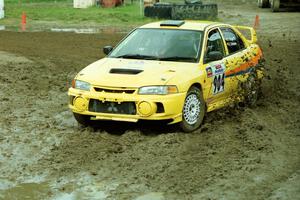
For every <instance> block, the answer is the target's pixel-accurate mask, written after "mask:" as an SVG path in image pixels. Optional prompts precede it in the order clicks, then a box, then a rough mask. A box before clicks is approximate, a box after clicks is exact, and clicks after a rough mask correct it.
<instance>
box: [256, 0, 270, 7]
mask: <svg viewBox="0 0 300 200" xmlns="http://www.w3.org/2000/svg"><path fill="white" fill-rule="evenodd" d="M257 5H258V7H260V8H269V7H270V4H269V0H257Z"/></svg>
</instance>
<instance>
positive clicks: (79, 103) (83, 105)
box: [73, 97, 88, 112]
mask: <svg viewBox="0 0 300 200" xmlns="http://www.w3.org/2000/svg"><path fill="white" fill-rule="evenodd" d="M73 104H74V107H75V108H76V110H78V111H80V112H82V111H85V110H87V106H88V100H87V99H85V98H83V97H77V98H75V99H74V101H73Z"/></svg>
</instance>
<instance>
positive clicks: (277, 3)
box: [271, 0, 280, 12]
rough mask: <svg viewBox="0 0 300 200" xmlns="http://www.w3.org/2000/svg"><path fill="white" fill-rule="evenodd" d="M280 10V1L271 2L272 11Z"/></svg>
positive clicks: (273, 0)
mask: <svg viewBox="0 0 300 200" xmlns="http://www.w3.org/2000/svg"><path fill="white" fill-rule="evenodd" d="M279 8H280V0H271V9H272V11H273V12H278V11H279Z"/></svg>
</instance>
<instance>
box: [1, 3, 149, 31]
mask: <svg viewBox="0 0 300 200" xmlns="http://www.w3.org/2000/svg"><path fill="white" fill-rule="evenodd" d="M72 2H73V1H70V0H56V1H54V0H22V1H21V0H6V1H5V19H3V20H0V23H1V24H4V25H10V24H11V23H17V24H19V23H20V21H21V15H22V13H23V12H26V14H27V20H28V22H30V21H49V22H57V23H60V24H79V25H84V24H89V23H97V24H102V25H113V26H128V25H139V24H144V23H147V22H150V21H153V19H149V18H145V17H144V16H143V15H142V14H141V10H140V7H139V4H138V3H133V4H129V3H127V4H124V6H120V7H116V8H101V7H96V6H94V7H90V8H87V9H75V8H73V3H72ZM128 2H130V1H128Z"/></svg>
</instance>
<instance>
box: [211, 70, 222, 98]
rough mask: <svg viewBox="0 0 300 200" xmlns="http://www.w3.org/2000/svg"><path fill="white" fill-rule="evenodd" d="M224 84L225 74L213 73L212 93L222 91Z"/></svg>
mask: <svg viewBox="0 0 300 200" xmlns="http://www.w3.org/2000/svg"><path fill="white" fill-rule="evenodd" d="M224 86H225V74H224V73H223V74H219V75H215V77H214V81H213V94H218V93H220V92H223V91H224V88H225V87H224Z"/></svg>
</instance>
